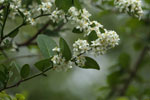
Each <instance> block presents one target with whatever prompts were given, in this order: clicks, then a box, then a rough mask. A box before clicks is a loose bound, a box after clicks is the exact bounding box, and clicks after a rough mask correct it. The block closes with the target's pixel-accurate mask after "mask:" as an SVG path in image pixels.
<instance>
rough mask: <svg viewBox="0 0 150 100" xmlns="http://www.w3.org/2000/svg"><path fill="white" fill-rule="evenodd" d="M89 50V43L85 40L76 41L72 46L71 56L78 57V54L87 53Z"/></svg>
mask: <svg viewBox="0 0 150 100" xmlns="http://www.w3.org/2000/svg"><path fill="white" fill-rule="evenodd" d="M88 50H90V47H89V43H88V42H87V40H80V39H79V40H77V41H75V43H74V44H73V56H75V57H76V56H78V55H79V54H83V53H87V52H88Z"/></svg>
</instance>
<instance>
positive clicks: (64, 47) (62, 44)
mask: <svg viewBox="0 0 150 100" xmlns="http://www.w3.org/2000/svg"><path fill="white" fill-rule="evenodd" d="M59 46H60V49H61V52H62V56H63V57H64V58H65V59H66V60H67V61H68V60H70V59H71V57H72V53H71V50H70V48H69V46H68V44H67V42H66V41H65V40H64V39H63V38H60V40H59Z"/></svg>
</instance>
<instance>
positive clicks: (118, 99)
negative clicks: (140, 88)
mask: <svg viewBox="0 0 150 100" xmlns="http://www.w3.org/2000/svg"><path fill="white" fill-rule="evenodd" d="M116 100H129V99H128V98H127V97H119V98H117V99H116Z"/></svg>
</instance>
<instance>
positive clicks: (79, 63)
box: [75, 56, 86, 67]
mask: <svg viewBox="0 0 150 100" xmlns="http://www.w3.org/2000/svg"><path fill="white" fill-rule="evenodd" d="M85 62H86V59H85V57H84V56H78V57H76V61H75V63H76V65H77V66H79V67H83V66H84V65H85Z"/></svg>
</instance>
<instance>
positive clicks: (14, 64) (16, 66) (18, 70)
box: [11, 62, 21, 73]
mask: <svg viewBox="0 0 150 100" xmlns="http://www.w3.org/2000/svg"><path fill="white" fill-rule="evenodd" d="M11 66H15V68H16V69H17V72H18V73H19V72H20V70H21V67H20V66H19V65H18V64H17V63H16V62H12V63H11Z"/></svg>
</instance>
